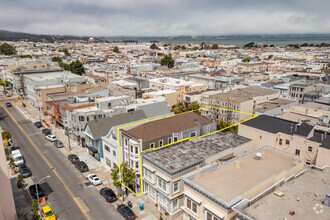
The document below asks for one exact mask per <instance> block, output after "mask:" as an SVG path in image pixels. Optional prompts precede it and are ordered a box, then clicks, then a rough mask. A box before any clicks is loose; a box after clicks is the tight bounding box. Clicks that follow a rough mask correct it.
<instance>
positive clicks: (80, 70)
mask: <svg viewBox="0 0 330 220" xmlns="http://www.w3.org/2000/svg"><path fill="white" fill-rule="evenodd" d="M52 61H53V62H57V63H58V65H59V66H60V67H61V68H63V69H64V70H68V71H71V73H74V74H77V75H80V76H81V75H82V74H84V73H85V68H84V65H83V64H82V63H81V62H80V61H79V60H76V61H72V62H71V63H70V64H67V63H63V61H62V60H61V58H59V57H53V58H52Z"/></svg>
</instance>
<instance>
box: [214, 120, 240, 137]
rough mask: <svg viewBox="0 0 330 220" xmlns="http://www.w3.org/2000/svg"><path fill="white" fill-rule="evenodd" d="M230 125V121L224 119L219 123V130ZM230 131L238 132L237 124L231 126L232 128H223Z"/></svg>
mask: <svg viewBox="0 0 330 220" xmlns="http://www.w3.org/2000/svg"><path fill="white" fill-rule="evenodd" d="M229 126H231V124H230V123H229V122H225V121H223V120H220V122H218V124H217V130H221V129H224V128H227V127H229ZM228 131H229V132H231V133H235V134H237V132H238V127H237V125H235V126H231V127H230V128H227V129H224V130H222V132H228Z"/></svg>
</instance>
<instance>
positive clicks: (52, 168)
mask: <svg viewBox="0 0 330 220" xmlns="http://www.w3.org/2000/svg"><path fill="white" fill-rule="evenodd" d="M5 102H8V100H0V104H2V106H1V107H0V126H1V127H2V128H3V130H6V131H9V132H10V133H11V134H12V135H13V137H12V139H13V143H14V145H18V146H19V147H20V148H21V152H22V154H23V155H24V157H25V159H26V163H27V165H28V166H29V167H30V168H31V170H32V173H33V177H34V178H35V180H36V181H39V180H40V179H41V178H42V177H44V176H47V175H51V178H49V179H45V180H44V181H43V182H41V184H42V186H44V187H45V188H46V191H47V192H48V201H49V203H50V204H51V206H52V207H53V209H54V212H55V214H56V215H57V216H58V218H59V219H69V220H75V219H88V218H89V219H97V220H98V219H111V220H112V219H113V220H117V219H123V218H122V217H121V216H120V215H119V214H118V213H117V211H116V210H115V208H114V207H113V206H112V205H111V204H109V203H106V202H105V201H104V199H103V198H102V197H101V196H100V195H99V192H98V191H97V190H96V189H95V188H94V187H93V186H85V185H84V183H83V182H85V180H84V178H85V177H83V175H81V174H80V173H79V172H78V171H77V170H76V169H75V168H74V166H73V165H72V164H71V163H70V162H69V161H68V160H67V159H66V158H65V157H64V155H63V154H62V153H60V152H59V151H58V150H57V149H56V148H55V147H54V146H53V144H51V143H50V142H48V141H46V140H45V138H44V136H43V135H42V133H41V131H40V130H39V129H37V128H35V127H34V125H33V124H32V123H31V121H29V120H27V119H26V118H25V117H24V116H22V115H21V113H20V112H18V110H17V109H16V108H15V107H9V108H7V107H5V105H4V103H5ZM13 102H16V101H14V100H13ZM6 110H7V111H8V112H9V113H10V115H11V116H10V115H9V114H8V113H7V111H6ZM11 117H13V118H14V119H15V121H16V122H17V123H18V125H19V126H20V127H21V128H22V129H23V130H24V132H23V131H21V129H20V128H19V126H18V125H17V124H16V123H15V121H13V119H12V118H11ZM30 141H31V142H32V143H33V144H32V143H31V142H30ZM45 160H46V161H45ZM69 192H70V193H69ZM75 201H77V202H78V204H77V202H75ZM79 206H80V207H79Z"/></svg>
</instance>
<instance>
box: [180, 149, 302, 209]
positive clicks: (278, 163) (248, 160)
mask: <svg viewBox="0 0 330 220" xmlns="http://www.w3.org/2000/svg"><path fill="white" fill-rule="evenodd" d="M256 153H261V154H262V156H261V157H257V156H256ZM295 161H296V159H295V155H292V154H289V153H286V152H284V151H281V150H277V149H275V148H272V147H268V146H264V147H262V148H259V149H257V150H255V151H252V152H249V153H247V154H244V155H242V156H241V157H240V159H239V164H240V165H239V166H237V159H232V160H230V161H228V162H225V163H223V164H221V165H217V166H213V167H207V166H205V167H203V168H202V169H201V171H200V173H201V174H200V175H199V176H198V175H197V176H196V174H194V173H190V174H187V175H185V176H184V177H183V180H184V181H185V182H187V183H188V184H190V185H193V186H194V187H196V188H198V189H199V190H200V191H202V192H203V193H205V194H207V195H211V197H213V198H214V199H215V200H216V201H218V202H219V203H221V204H225V205H226V206H227V207H231V206H232V205H234V204H235V203H237V202H238V201H240V200H241V199H242V198H244V194H245V193H247V192H248V191H249V190H251V189H252V188H253V187H255V186H257V185H260V184H262V183H264V182H265V181H266V180H267V179H268V178H270V177H272V176H274V175H278V174H280V173H282V172H283V171H288V170H290V169H291V168H293V167H295V166H297V165H296V164H295ZM299 163H301V161H300V162H299ZM274 164H275V165H274ZM195 173H196V171H195Z"/></svg>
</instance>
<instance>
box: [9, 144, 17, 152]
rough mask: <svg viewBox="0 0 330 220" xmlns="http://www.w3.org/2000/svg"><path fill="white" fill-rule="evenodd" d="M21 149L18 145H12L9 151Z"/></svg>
mask: <svg viewBox="0 0 330 220" xmlns="http://www.w3.org/2000/svg"><path fill="white" fill-rule="evenodd" d="M18 149H19V147H17V146H11V147H10V148H9V151H10V153H11V152H12V151H13V150H18Z"/></svg>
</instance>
